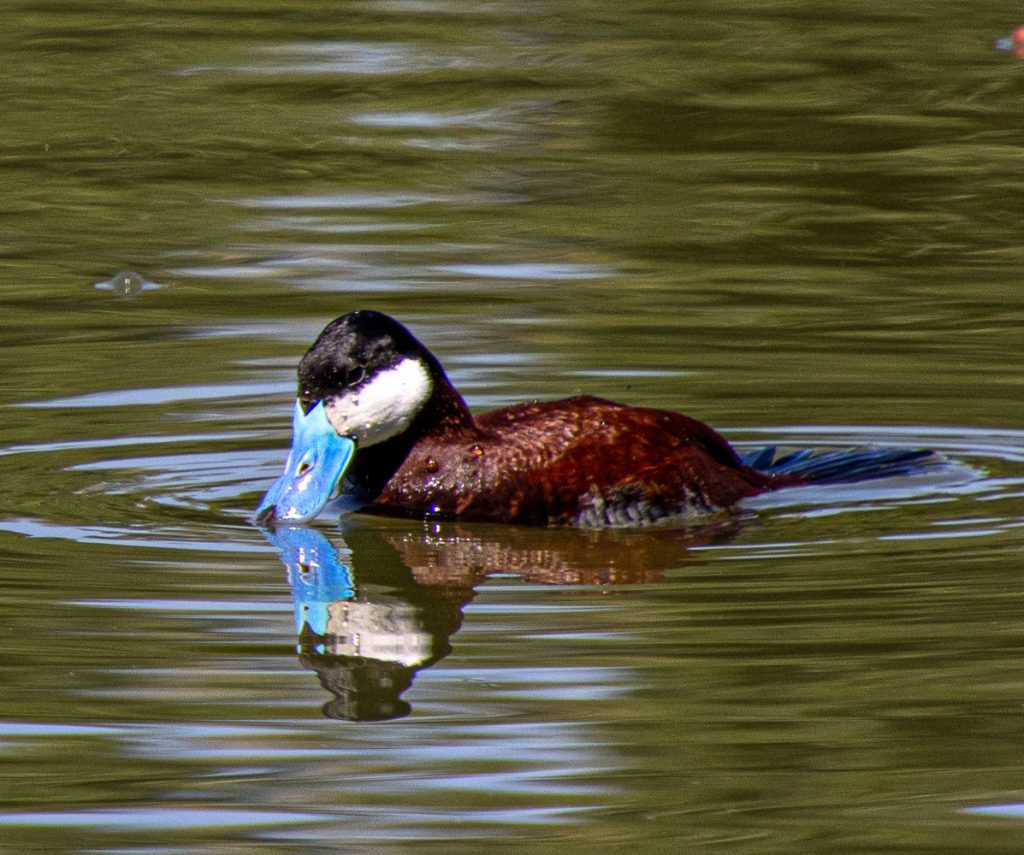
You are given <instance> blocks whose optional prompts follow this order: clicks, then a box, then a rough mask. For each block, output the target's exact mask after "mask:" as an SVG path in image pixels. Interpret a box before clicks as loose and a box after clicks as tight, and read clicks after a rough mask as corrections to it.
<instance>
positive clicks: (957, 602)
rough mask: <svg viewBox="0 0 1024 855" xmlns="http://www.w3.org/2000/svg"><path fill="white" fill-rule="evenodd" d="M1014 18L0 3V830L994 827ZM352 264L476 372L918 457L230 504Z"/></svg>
mask: <svg viewBox="0 0 1024 855" xmlns="http://www.w3.org/2000/svg"><path fill="white" fill-rule="evenodd" d="M1017 23H1019V21H1017V20H1015V19H1007V17H1006V11H1005V7H1004V6H1002V5H997V4H995V3H987V2H985V3H976V4H971V6H970V8H964V7H962V6H960V5H957V4H952V3H938V4H930V5H927V6H922V7H913V8H911V7H906V8H904V7H894V6H891V4H888V5H887V4H879V3H876V2H867V1H866V2H860V3H848V4H832V3H826V4H824V5H822V4H810V3H802V2H782V0H778V1H777V2H775V1H774V0H773V2H767V3H761V4H757V5H756V7H755V6H750V5H749V4H738V3H716V4H683V3H663V4H659V5H656V6H637V7H635V8H633V7H631V8H628V9H627V8H623V7H622V6H621V5H612V4H610V3H602V2H595V3H587V4H583V5H582V6H581V5H580V4H578V3H576V4H567V3H559V2H557V0H556V2H553V3H547V4H544V5H536V4H527V5H523V4H502V3H460V2H444V0H442V2H408V3H405V2H403V3H398V2H350V3H344V4H326V3H323V2H315V0H306V2H293V3H281V2H261V1H260V0H256V1H255V2H254V0H247V2H245V3H241V2H234V0H223V2H220V3H213V4H211V3H201V4H200V3H192V2H188V0H172V2H161V3H156V2H147V0H142V2H136V3H131V4H128V3H125V4H114V5H113V6H111V5H110V4H107V5H106V6H102V7H101V6H96V5H93V4H88V3H85V2H74V3H65V4H62V5H61V7H60V9H57V8H52V9H51V8H49V7H47V6H46V5H45V4H36V3H29V2H12V3H8V4H7V7H6V8H5V13H4V28H3V30H4V32H3V34H2V35H0V96H2V100H0V103H3V105H4V107H3V112H4V121H3V122H0V173H2V175H3V187H4V193H3V198H2V201H0V311H2V318H3V322H2V324H3V325H2V334H0V365H2V371H0V406H2V420H0V484H2V485H3V490H2V491H0V591H2V594H0V668H2V673H3V685H4V689H5V690H4V692H3V693H2V697H0V742H2V747H3V751H2V754H0V780H2V783H3V786H2V787H0V847H2V848H3V849H4V850H6V851H11V852H19V853H20V852H26V851H61V852H105V853H114V852H118V853H122V852H123V853H136V852H147V853H156V852H159V853H178V852H190V853H192V852H201V853H235V852H249V851H252V850H253V849H254V848H257V847H259V848H271V849H274V850H275V851H280V852H288V853H312V852H333V851H350V852H364V851H366V852H369V851H373V852H378V851H388V852H390V851H395V852H398V851H402V852H422V851H427V850H433V849H441V850H443V851H445V852H467V853H475V852H481V851H490V850H491V849H492V848H493V847H495V846H502V845H505V846H507V847H515V849H516V850H517V851H525V852H550V851H560V852H561V851H565V850H567V849H573V850H575V849H579V850H585V851H591V850H593V849H596V848H600V849H601V850H602V851H611V852H636V851H644V852H679V851H688V852H712V851H714V852H720V851H729V852H741V853H743V852H757V853H766V852H767V853H773V852H778V853H787V855H794V853H817V852H821V851H823V850H824V849H827V850H828V851H830V852H849V853H863V852H878V853H882V852H907V851H915V852H922V853H925V852H927V853H939V852H950V851H956V852H972V853H990V852H991V853H994V852H1004V851H1018V850H1019V848H1020V846H1019V839H1020V832H1021V816H1022V813H1024V808H1022V804H1024V761H1022V760H1021V758H1022V757H1024V727H1022V725H1021V716H1020V712H1021V704H1022V702H1024V684H1022V680H1021V668H1020V651H1021V649H1022V646H1024V629H1022V623H1021V618H1020V613H1021V610H1020V604H1021V602H1022V597H1024V581H1022V573H1021V570H1022V569H1024V560H1022V556H1024V426H1022V424H1021V419H1020V412H1021V410H1020V398H1021V388H1022V387H1021V375H1020V364H1021V356H1022V347H1021V344H1020V341H1021V337H1020V328H1021V325H1022V321H1024V309H1022V305H1024V303H1022V301H1021V298H1020V285H1019V275H1020V267H1021V261H1022V259H1024V255H1022V251H1021V248H1020V229H1019V223H1020V222H1021V220H1022V217H1024V194H1022V193H1021V190H1022V188H1024V183H1022V179H1021V164H1022V162H1024V161H1022V152H1024V132H1022V131H1021V127H1022V121H1021V120H1022V117H1024V100H1022V99H1024V66H1022V65H1021V64H1020V61H1019V60H1018V59H1017V58H1015V57H1014V56H1013V55H1012V54H1009V53H1001V52H998V51H996V50H994V49H993V43H994V40H995V39H997V38H999V37H1001V36H1006V35H1007V34H1008V33H1009V32H1010V30H1011V29H1012V27H1013V26H1015V25H1016V24H1017ZM360 306H366V307H371V308H376V309H381V310H383V311H387V312H390V313H392V314H395V315H396V316H398V317H399V318H400V319H401V320H403V321H404V322H406V323H407V324H409V325H410V326H411V327H412V328H413V329H414V330H415V331H416V333H417V334H418V335H420V337H422V338H423V339H424V340H425V341H426V342H427V343H428V344H429V345H430V346H431V347H433V348H434V349H435V350H436V352H437V353H438V354H439V356H440V357H441V358H442V359H443V361H444V362H445V364H446V365H447V366H448V367H449V369H450V373H451V375H452V377H453V379H454V381H455V382H456V384H457V385H458V386H459V388H460V389H461V390H462V391H463V392H464V393H465V394H466V396H467V398H468V400H469V401H470V403H471V405H473V406H474V407H477V408H481V409H482V408H486V407H490V406H496V405H499V404H502V403H506V402H511V401H518V400H523V399H528V398H531V397H542V398H546V397H554V396H558V395H564V394H571V393H576V392H581V391H588V392H592V393H596V394H601V395H604V396H606V397H611V398H615V399H620V400H625V401H628V402H631V403H635V404H643V405H651V406H663V407H667V408H671V409H677V410H683V411H686V412H688V413H690V414H692V415H694V416H697V417H700V418H702V419H705V420H706V421H708V422H710V423H711V424H713V425H715V426H716V427H719V428H721V429H722V430H723V431H724V432H725V433H726V434H727V435H728V436H729V437H730V438H731V439H733V440H735V441H736V442H737V443H738V444H739V445H740V446H741V448H744V449H747V448H754V447H757V446H759V445H763V444H766V443H776V444H780V445H783V446H793V447H800V446H817V447H822V448H831V447H843V446H846V445H849V444H896V445H905V446H908V447H918V446H928V447H933V448H937V449H939V450H942V451H943V452H944V453H946V454H947V455H948V456H949V457H950V459H951V460H953V461H955V463H956V464H957V466H955V467H951V469H950V470H949V471H948V472H946V473H944V474H943V475H942V476H941V477H936V478H923V477H922V478H918V479H909V480H906V479H905V480H902V481H898V482H890V483H881V482H879V483H877V484H872V485H866V486H860V487H846V488H843V489H842V490H832V491H805V492H798V493H794V492H790V493H789V494H778V495H775V496H772V497H767V498H764V499H761V500H759V501H757V502H753V503H751V505H750V506H749V507H747V508H745V509H743V511H742V512H741V513H739V514H737V516H736V517H735V518H734V519H731V520H723V521H717V522H716V524H714V525H711V526H706V527H701V528H694V529H692V530H682V531H656V532H605V533H580V532H569V531H533V530H526V529H516V528H514V527H500V526H498V527H496V526H481V525H451V524H442V525H437V524H434V523H430V522H427V523H421V522H406V521H398V520H377V519H373V518H369V517H358V516H353V517H349V518H346V519H343V520H342V521H341V522H340V523H338V524H335V523H332V522H330V521H327V522H325V523H323V524H321V525H320V526H318V527H317V528H316V529H315V531H314V532H313V533H311V534H310V535H309V536H308V540H302V541H300V542H297V543H296V542H284V543H282V542H277V543H271V542H268V540H267V539H266V538H265V537H264V535H263V534H262V533H261V532H260V531H259V530H257V529H255V528H253V527H252V526H251V525H250V524H249V523H248V520H247V516H248V514H249V513H250V512H251V510H252V508H253V507H254V506H255V503H256V502H257V501H258V499H259V496H260V495H261V492H262V491H263V490H264V489H265V488H266V487H267V485H268V484H269V483H270V481H271V480H272V479H273V477H274V476H275V475H276V473H277V470H278V468H279V466H280V464H281V461H282V460H283V456H284V449H285V445H286V443H287V432H288V426H289V421H290V413H291V396H292V393H293V376H294V375H293V372H294V367H295V363H296V361H297V358H298V356H299V355H300V353H301V352H302V350H303V348H304V346H305V345H306V344H307V343H308V342H309V341H310V340H311V339H312V337H313V336H314V335H315V334H316V332H317V331H318V330H319V329H320V327H321V326H322V325H323V324H324V323H326V321H328V320H330V319H331V318H333V317H334V316H336V315H338V314H340V313H341V312H343V311H347V310H350V309H353V308H356V307H360ZM297 620H298V626H299V627H301V625H302V623H303V621H308V622H312V623H314V624H317V622H319V624H317V625H327V624H328V622H333V623H332V625H333V626H338V627H342V628H346V631H348V632H349V633H350V635H349V642H348V643H347V646H346V644H339V645H337V646H335V647H333V648H330V649H327V648H325V647H324V646H323V645H322V644H321V645H318V644H317V643H316V639H311V638H310V637H309V636H308V635H306V634H303V633H297V631H296V626H297V623H296V621H297Z"/></svg>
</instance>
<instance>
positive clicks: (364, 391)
mask: <svg viewBox="0 0 1024 855" xmlns="http://www.w3.org/2000/svg"><path fill="white" fill-rule="evenodd" d="M432 391H433V384H432V382H431V379H430V373H429V372H428V371H427V369H426V367H425V366H424V365H423V363H422V362H420V361H419V360H418V359H403V360H402V361H401V362H399V363H398V364H397V365H395V366H394V367H392V368H387V369H385V370H383V371H378V372H377V373H376V374H374V375H373V376H372V377H371V378H370V380H369V381H368V382H366V383H363V384H362V385H361V386H360V387H359V388H358V389H353V390H351V391H349V392H345V393H343V394H342V395H341V396H339V397H337V398H330V399H328V400H326V401H325V402H324V404H325V405H326V406H325V409H326V411H327V418H328V420H329V421H330V423H331V426H332V427H333V428H334V429H335V430H336V431H337V432H338V434H339V435H340V436H352V437H355V440H356V442H357V443H358V444H359V445H361V446H363V447H364V448H365V447H366V446H368V445H376V444H377V443H378V442H384V441H385V440H387V439H391V437H393V436H398V434H400V433H402V432H403V431H405V429H406V428H408V427H409V425H410V424H412V420H413V419H414V418H416V414H417V413H418V412H419V411H420V409H421V408H422V406H423V405H424V404H425V403H426V402H427V399H428V398H429V397H430V393H431V392H432Z"/></svg>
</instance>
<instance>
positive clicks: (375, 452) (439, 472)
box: [348, 387, 800, 526]
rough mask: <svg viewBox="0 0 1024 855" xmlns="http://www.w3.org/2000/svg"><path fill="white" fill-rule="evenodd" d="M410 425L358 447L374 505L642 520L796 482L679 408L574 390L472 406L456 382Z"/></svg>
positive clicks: (355, 485) (407, 511)
mask: <svg viewBox="0 0 1024 855" xmlns="http://www.w3.org/2000/svg"><path fill="white" fill-rule="evenodd" d="M445 391H446V392H448V394H442V395H439V396H437V398H436V399H435V401H433V402H432V406H431V407H430V408H428V411H427V412H425V413H424V414H423V415H422V416H421V418H422V419H423V421H424V423H423V424H421V425H419V426H418V427H417V429H414V430H410V431H409V432H408V433H409V435H410V436H415V437H417V440H416V441H415V442H411V441H409V440H405V441H403V439H402V437H398V438H396V439H395V440H392V441H390V442H388V443H384V444H382V445H381V446H374V447H371V448H367V449H365V450H364V451H361V452H360V454H359V455H358V456H357V465H356V466H354V467H353V471H351V472H350V475H349V479H350V482H351V483H350V486H349V488H348V489H350V490H351V491H352V492H354V493H356V494H357V495H359V494H361V495H362V496H363V497H364V499H365V500H367V501H368V502H369V504H368V506H367V508H366V509H367V510H370V511H374V512H377V513H385V514H392V515H400V516H430V515H437V516H439V517H442V518H455V517H458V518H459V519H465V520H492V521H497V522H517V523H527V524H533V525H537V524H541V525H543V524H575V525H582V526H608V525H638V524H645V523H652V522H656V521H658V520H660V519H665V518H671V517H676V518H678V517H684V516H687V515H693V514H706V513H709V512H713V511H716V510H720V509H723V508H727V507H729V506H731V505H733V504H735V503H736V502H738V501H739V500H741V499H744V498H746V497H748V496H753V495H756V494H757V493H761V492H764V491H765V490H770V489H775V488H777V487H782V486H788V485H791V484H794V483H799V480H800V479H798V478H795V477H785V478H778V477H773V476H771V475H766V474H764V473H762V472H758V471H756V470H754V469H751V468H749V467H747V466H744V465H743V464H742V463H741V462H740V460H739V458H738V457H737V455H736V453H735V452H734V451H733V450H732V448H731V446H730V445H729V444H728V443H727V442H726V441H725V440H724V439H723V438H722V437H721V436H719V435H718V434H717V433H715V431H713V430H712V429H711V428H709V427H708V426H707V425H705V424H703V423H702V422H699V421H697V420H695V419H691V418H688V417H687V416H683V415H680V414H678V413H672V412H667V411H663V410H654V409H644V408H638V407H627V406H623V405H621V404H615V403H613V402H611V401H606V400H603V399H600V398H593V397H576V398H568V399H565V400H561V401H551V402H546V403H533V404H522V405H518V406H513V407H508V408H506V409H502V410H496V411H494V412H490V413H487V414H485V415H482V416H480V417H479V418H474V417H473V416H472V415H470V413H469V411H468V409H466V407H465V404H464V403H463V402H462V399H461V398H459V397H458V395H457V393H455V392H454V390H452V389H450V387H449V389H447V390H445Z"/></svg>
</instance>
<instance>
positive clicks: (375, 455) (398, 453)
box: [345, 371, 476, 503]
mask: <svg viewBox="0 0 1024 855" xmlns="http://www.w3.org/2000/svg"><path fill="white" fill-rule="evenodd" d="M474 430H476V420H475V419H474V418H473V414H472V413H471V412H470V411H469V407H468V406H466V402H465V401H464V400H463V399H462V396H461V395H460V394H459V393H458V392H457V391H455V388H454V387H453V386H452V385H451V383H449V382H448V378H447V377H446V376H445V375H444V372H443V371H442V372H441V373H440V374H438V375H435V377H434V392H433V394H432V395H431V396H430V398H429V399H428V400H427V403H426V404H424V406H423V408H422V409H421V410H420V411H419V413H417V414H416V417H415V418H414V419H413V421H412V424H410V425H409V427H408V428H407V429H406V430H404V431H403V432H402V433H400V434H398V436H393V437H391V439H389V440H386V441H385V442H380V443H377V444H376V445H371V446H369V447H368V448H361V449H359V450H358V451H357V453H356V456H355V458H354V459H353V461H352V465H351V466H350V467H349V470H348V473H347V474H346V476H345V481H346V487H347V490H348V492H349V493H350V494H351V495H352V496H353V497H355V498H356V499H357V500H358V501H360V502H363V503H369V502H371V501H373V500H374V499H375V498H376V497H377V496H378V495H379V494H380V492H381V490H383V489H384V485H385V484H387V483H388V481H390V480H391V477H392V476H393V475H394V474H395V472H397V471H398V469H399V467H400V466H401V465H402V464H403V463H404V462H405V459H406V458H407V457H408V456H409V452H410V451H411V450H412V448H413V446H415V445H416V443H418V442H420V441H421V440H423V439H425V438H427V437H433V438H443V437H445V436H448V435H452V434H456V433H458V434H465V433H466V432H467V431H469V432H472V431H474Z"/></svg>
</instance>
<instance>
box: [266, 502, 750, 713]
mask: <svg viewBox="0 0 1024 855" xmlns="http://www.w3.org/2000/svg"><path fill="white" fill-rule="evenodd" d="M736 527H737V523H736V521H735V520H732V519H730V520H727V521H723V522H718V523H714V524H710V525H705V526H701V527H700V528H693V529H682V530H664V531H653V532H652V531H646V532H640V531H622V532H615V531H600V532H582V531H576V530H564V529H562V530H558V529H552V530H545V529H540V530H538V529H521V530H520V529H517V528H514V527H509V526H472V527H471V526H468V525H466V526H464V525H460V524H449V523H445V524H443V525H439V524H438V525H435V524H426V525H425V526H423V527H422V528H421V527H419V526H417V527H416V528H414V529H405V528H403V529H402V530H395V529H388V528H378V527H375V526H374V525H373V523H361V524H355V525H352V526H350V527H348V528H347V529H346V532H345V537H344V538H342V537H341V535H340V534H337V535H333V534H332V538H333V540H334V542H332V541H331V540H328V538H327V537H326V536H325V535H324V533H323V532H322V531H320V530H317V529H314V528H306V527H297V528H290V527H282V528H278V529H276V530H273V531H266V532H264V533H265V535H266V537H267V538H268V540H270V542H271V543H272V544H273V545H274V547H275V548H276V549H277V550H278V554H279V555H280V557H281V560H282V562H283V563H284V565H285V567H286V569H287V575H288V581H289V583H290V584H291V588H292V597H293V599H294V604H295V632H296V635H297V638H298V653H299V661H300V663H301V664H302V665H303V667H305V668H308V669H309V670H312V671H315V672H316V674H317V677H318V678H319V680H320V683H321V685H322V686H323V687H324V688H325V689H326V690H327V691H329V692H330V693H331V694H332V695H333V696H334V698H333V699H332V700H330V701H328V702H327V703H326V704H325V705H324V706H323V713H324V715H325V716H327V717H329V718H336V719H345V720H349V721H385V720H389V719H397V718H401V717H403V716H405V715H408V713H409V712H410V710H411V707H410V705H409V703H408V702H407V701H405V700H403V699H402V697H401V696H402V694H403V693H404V692H405V691H406V690H407V689H408V688H409V687H410V686H411V685H412V681H413V678H414V677H415V675H416V673H417V672H418V671H419V670H421V669H423V668H427V667H429V666H430V665H433V664H434V663H435V662H437V661H439V660H440V659H443V658H444V657H445V656H447V655H448V654H449V653H450V652H451V649H452V648H451V641H450V639H451V637H452V636H453V635H454V634H455V633H456V632H457V631H458V629H459V627H460V626H461V625H462V613H463V609H464V608H465V606H466V605H467V604H468V603H469V602H470V601H471V600H472V599H473V597H474V595H475V588H476V586H478V585H480V584H481V583H482V582H483V581H484V580H485V579H486V578H487V577H488V576H491V575H498V574H500V575H506V576H507V575H514V576H516V577H519V578H521V579H523V581H526V582H530V583H535V584H536V583H539V584H554V585H566V586H581V587H583V586H586V587H592V586H595V585H608V586H623V585H635V584H642V583H649V582H655V581H658V580H660V579H661V578H662V575H663V573H664V571H665V570H666V569H668V568H671V567H678V566H679V565H680V563H682V561H683V560H684V558H683V556H684V553H685V549H686V547H691V546H695V545H706V544H710V543H713V542H716V541H720V540H723V539H726V538H728V537H730V536H731V535H732V534H733V533H734V532H735V529H736ZM357 567H358V573H357V571H356V568H357Z"/></svg>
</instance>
